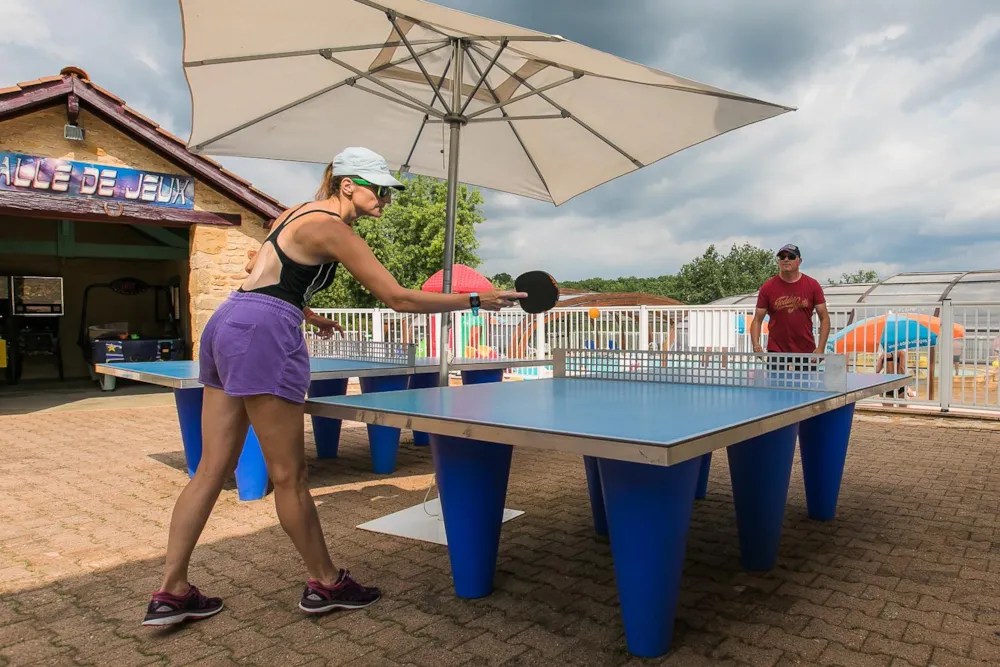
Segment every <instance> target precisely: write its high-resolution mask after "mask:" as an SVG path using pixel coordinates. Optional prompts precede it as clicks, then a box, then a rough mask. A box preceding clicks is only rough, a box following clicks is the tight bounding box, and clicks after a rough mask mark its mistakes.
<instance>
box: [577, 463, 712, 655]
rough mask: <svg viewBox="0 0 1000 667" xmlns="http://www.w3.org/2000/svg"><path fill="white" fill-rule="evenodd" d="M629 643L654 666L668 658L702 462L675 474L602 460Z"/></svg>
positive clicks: (672, 470) (673, 470) (677, 469)
mask: <svg viewBox="0 0 1000 667" xmlns="http://www.w3.org/2000/svg"><path fill="white" fill-rule="evenodd" d="M597 463H598V468H599V471H600V477H601V485H602V487H603V489H604V504H605V508H606V510H607V518H608V531H609V534H610V538H611V554H612V557H613V559H614V568H615V579H616V581H617V585H618V599H619V602H620V603H621V613H622V624H623V626H624V628H625V643H626V645H627V647H628V650H629V652H630V653H632V654H633V655H637V656H641V657H645V658H652V657H656V656H660V655H663V654H665V653H666V652H667V651H669V650H670V644H671V642H672V640H673V634H674V619H675V618H676V615H677V602H678V597H679V594H680V584H681V575H682V573H683V569H684V556H685V551H686V548H687V536H688V529H689V528H690V525H691V512H692V509H693V506H694V493H695V486H696V485H697V483H698V472H699V469H700V465H701V461H700V459H698V458H694V459H689V460H687V461H684V462H682V463H678V464H675V465H672V466H654V465H648V464H644V463H633V462H629V461H614V460H610V459H597Z"/></svg>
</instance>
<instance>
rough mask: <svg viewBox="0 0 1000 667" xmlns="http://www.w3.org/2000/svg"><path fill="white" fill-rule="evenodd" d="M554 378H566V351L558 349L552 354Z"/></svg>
mask: <svg viewBox="0 0 1000 667" xmlns="http://www.w3.org/2000/svg"><path fill="white" fill-rule="evenodd" d="M552 377H554V378H562V377H566V350H565V348H557V349H556V350H554V351H553V353H552Z"/></svg>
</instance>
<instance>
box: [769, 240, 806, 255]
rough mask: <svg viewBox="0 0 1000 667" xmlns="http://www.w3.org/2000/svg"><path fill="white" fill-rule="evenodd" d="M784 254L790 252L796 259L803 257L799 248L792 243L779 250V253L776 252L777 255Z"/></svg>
mask: <svg viewBox="0 0 1000 667" xmlns="http://www.w3.org/2000/svg"><path fill="white" fill-rule="evenodd" d="M783 252H790V253H792V254H793V255H795V256H796V257H802V253H801V252H800V251H799V247H798V246H797V245H794V244H792V243H786V244H785V245H783V246H781V247H780V248H778V252H776V253H775V255H780V254H781V253H783Z"/></svg>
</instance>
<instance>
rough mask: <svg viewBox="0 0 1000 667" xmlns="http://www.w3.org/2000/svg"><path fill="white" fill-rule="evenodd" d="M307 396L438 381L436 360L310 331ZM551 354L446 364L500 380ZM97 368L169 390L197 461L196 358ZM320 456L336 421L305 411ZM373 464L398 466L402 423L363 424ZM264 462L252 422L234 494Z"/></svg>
mask: <svg viewBox="0 0 1000 667" xmlns="http://www.w3.org/2000/svg"><path fill="white" fill-rule="evenodd" d="M309 352H310V358H309V365H310V385H309V393H308V396H309V398H320V397H328V396H344V395H346V394H347V384H348V381H349V379H350V378H353V377H356V378H358V382H359V384H360V388H361V392H362V393H364V394H369V393H379V392H386V391H399V390H403V389H408V388H417V387H431V386H436V385H437V382H438V369H439V365H440V361H439V359H438V358H437V357H424V358H417V357H416V346H415V345H413V344H410V343H392V342H385V341H358V340H351V339H342V338H332V339H322V338H316V339H311V340H310V341H309ZM551 364H552V361H551V359H503V358H476V359H465V358H458V359H454V360H452V361H450V362H449V368H451V369H452V370H455V371H458V372H460V373H461V377H462V383H463V384H480V383H487V382H500V381H501V380H503V373H504V371H505V370H506V369H509V368H524V367H529V366H544V365H551ZM95 371H96V372H97V373H101V374H106V375H111V376H113V377H118V378H123V379H129V380H133V381H137V382H144V383H147V384H155V385H159V386H163V387H169V388H171V389H173V392H174V402H175V405H176V407H177V417H178V421H179V423H180V429H181V441H182V443H183V447H184V458H185V464H186V467H187V473H188V475H189V476H193V475H194V473H195V470H197V468H198V463H199V462H200V460H201V449H202V441H201V414H202V400H203V396H204V387H203V386H202V384H201V383H200V382H199V381H198V362H197V361H144V362H113V363H104V364H96V365H95ZM310 418H311V422H312V427H313V435H314V439H315V442H316V455H317V457H318V458H320V459H329V458H336V457H337V455H338V453H339V447H340V430H341V420H340V419H336V418H328V417H323V416H319V415H310ZM367 430H368V443H369V451H370V452H371V460H372V470H373V472H375V473H378V474H390V473H392V472H394V470H395V467H396V456H397V452H398V450H399V440H400V429H399V428H397V427H392V426H378V425H372V424H369V425H368V429H367ZM413 435H414V444H415V445H416V446H422V445H427V444H429V441H428V438H427V435H426V434H423V433H420V432H419V431H417V432H414V434H413ZM268 482H269V478H268V474H267V466H266V465H265V462H264V456H263V453H262V452H261V449H260V442H259V441H258V440H257V435H256V433H255V432H254V430H253V427H251V428H250V429H249V430H248V432H247V437H246V440H245V442H244V445H243V451H242V452H241V454H240V459H239V463H238V464H237V466H236V486H237V493H238V495H239V498H240V500H258V499H260V498H263V497H264V496H265V495H266V493H267V487H268Z"/></svg>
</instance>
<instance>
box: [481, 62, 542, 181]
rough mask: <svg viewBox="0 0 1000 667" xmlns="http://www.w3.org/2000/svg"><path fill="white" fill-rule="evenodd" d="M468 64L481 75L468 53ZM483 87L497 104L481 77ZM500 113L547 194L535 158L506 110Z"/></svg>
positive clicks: (496, 96) (498, 99)
mask: <svg viewBox="0 0 1000 667" xmlns="http://www.w3.org/2000/svg"><path fill="white" fill-rule="evenodd" d="M477 53H478V49H477ZM480 55H482V54H480ZM484 57H485V56H484ZM469 62H470V63H472V66H473V67H475V68H476V71H477V72H479V74H480V75H482V74H483V70H482V69H481V68H480V67H479V63H477V62H476V59H475V58H473V57H472V54H471V53H469ZM483 85H485V86H486V90H488V91H489V93H490V96H491V97H492V98H493V100H494V101H496V102H499V101H500V96H499V95H497V93H496V91H495V90H494V89H493V86H491V85H490V82H489V81H486V78H485V77H483ZM500 113H501V114H503V116H504V119H505V120H507V127H509V128H510V131H511V133H512V134H513V135H514V138H515V139H517V143H518V144H520V145H521V150H523V151H524V156H525V157H526V158H528V162H530V163H531V168H532V169H534V170H535V175H536V176H538V180H539V181H541V183H542V187H544V188H545V191H546V192H548V191H549V184H548V183H546V182H545V177H544V176H542V170H541V169H539V168H538V163H536V162H535V158H534V157H532V156H531V151H529V150H528V147H527V146H525V145H524V139H522V138H521V134H520V133H519V132H518V131H517V128H516V127H514V123H512V122H510V121H509V118H510V116H508V115H507V110H506V109H504V108H503V107H500Z"/></svg>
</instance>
